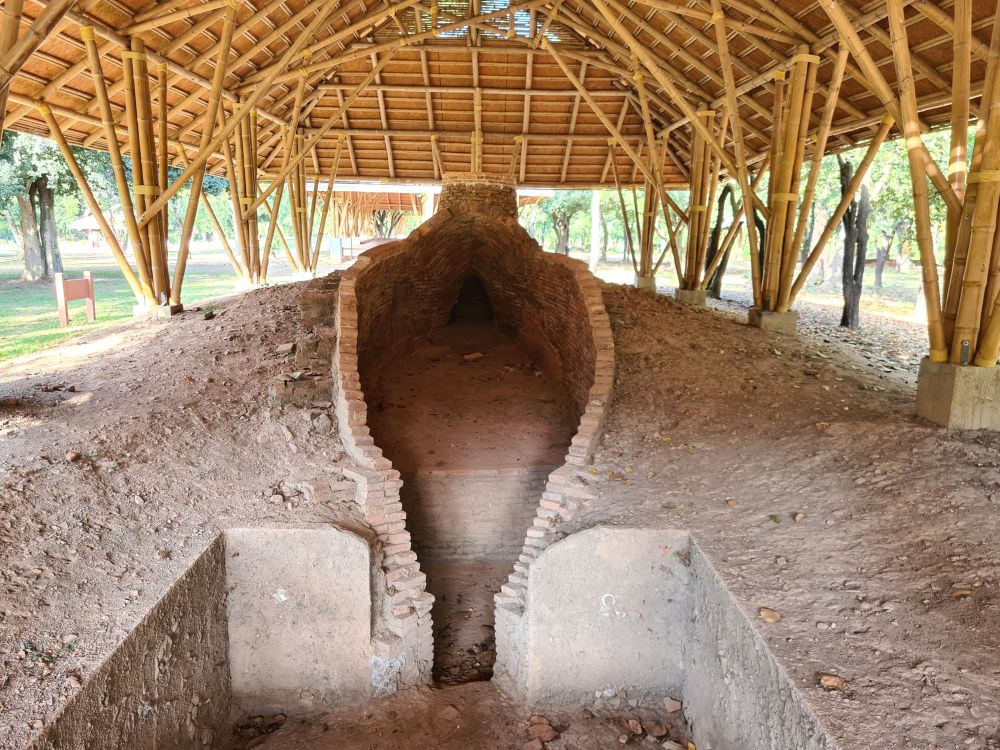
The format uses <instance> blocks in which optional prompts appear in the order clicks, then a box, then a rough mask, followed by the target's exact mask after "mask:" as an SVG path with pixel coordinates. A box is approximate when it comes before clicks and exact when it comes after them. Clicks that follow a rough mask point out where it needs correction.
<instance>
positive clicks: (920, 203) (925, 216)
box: [825, 0, 978, 362]
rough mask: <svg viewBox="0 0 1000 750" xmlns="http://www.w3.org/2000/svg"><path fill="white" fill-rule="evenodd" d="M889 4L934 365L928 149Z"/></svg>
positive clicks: (935, 300)
mask: <svg viewBox="0 0 1000 750" xmlns="http://www.w3.org/2000/svg"><path fill="white" fill-rule="evenodd" d="M825 1H829V0H825ZM887 2H888V5H889V32H890V35H891V39H892V51H893V58H894V60H895V63H896V80H897V81H898V85H899V108H900V112H901V114H902V116H903V121H902V129H903V137H904V138H905V143H906V153H907V158H908V159H909V162H910V177H911V181H912V182H913V203H914V206H913V208H914V215H915V220H916V227H917V245H918V247H919V248H920V266H921V271H922V276H923V280H924V299H925V300H926V302H927V334H928V338H929V340H930V358H931V361H932V362H944V361H946V360H947V358H948V343H947V341H946V339H945V335H944V326H943V325H942V322H941V290H940V287H939V286H938V283H939V282H938V273H937V260H936V259H935V257H934V237H933V235H932V227H931V213H930V203H929V196H928V194H927V181H926V179H925V177H924V176H925V174H926V164H925V161H926V159H925V155H926V152H927V149H926V147H924V144H923V140H922V139H921V138H920V122H919V118H918V114H917V93H916V89H915V88H914V85H913V71H912V68H911V66H910V47H909V42H908V40H907V34H906V18H905V16H904V15H903V5H902V3H901V2H900V0H887ZM945 187H946V188H947V190H948V192H950V193H951V194H952V195H954V191H953V190H952V189H951V187H950V186H949V185H945ZM977 320H978V308H977Z"/></svg>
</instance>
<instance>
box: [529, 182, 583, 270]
mask: <svg viewBox="0 0 1000 750" xmlns="http://www.w3.org/2000/svg"><path fill="white" fill-rule="evenodd" d="M539 206H540V208H541V211H542V212H543V213H544V214H545V216H546V218H547V219H548V220H549V222H550V223H551V225H552V230H553V231H554V232H555V235H556V252H557V253H559V254H560V255H569V236H570V224H571V223H572V221H573V218H574V217H575V216H576V215H577V214H579V213H582V212H583V211H587V210H588V209H589V208H590V193H589V192H588V191H586V190H557V191H556V194H555V195H554V196H552V197H551V198H546V199H545V200H544V201H542V202H541V203H540V204H539Z"/></svg>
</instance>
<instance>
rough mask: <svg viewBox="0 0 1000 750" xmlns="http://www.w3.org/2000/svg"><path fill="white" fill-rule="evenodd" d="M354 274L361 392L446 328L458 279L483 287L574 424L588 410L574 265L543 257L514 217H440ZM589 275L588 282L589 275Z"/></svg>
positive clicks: (589, 350)
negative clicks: (435, 331)
mask: <svg viewBox="0 0 1000 750" xmlns="http://www.w3.org/2000/svg"><path fill="white" fill-rule="evenodd" d="M369 256H371V257H372V260H373V261H374V263H373V265H372V266H371V267H370V268H368V269H367V270H366V271H365V272H363V273H362V274H360V275H359V278H358V281H357V285H356V288H355V294H356V296H357V306H358V353H359V373H360V376H361V381H362V384H363V385H365V386H366V388H365V389H366V390H367V389H370V388H371V387H372V386H373V385H374V384H375V383H376V382H377V379H378V376H379V373H380V372H382V371H383V370H384V368H386V367H388V366H389V360H390V359H394V358H396V357H398V356H399V355H400V354H401V353H405V352H407V351H408V350H409V349H410V348H411V347H412V346H413V344H414V343H415V341H416V340H417V339H418V338H419V337H420V336H421V335H422V334H424V333H426V332H427V331H430V330H432V329H434V328H436V327H438V326H441V325H445V324H446V323H447V322H448V319H449V316H450V314H451V310H452V309H453V307H454V305H455V303H456V302H457V300H458V295H459V292H460V291H461V288H462V285H463V284H464V283H465V281H466V279H468V278H469V277H470V276H472V275H475V276H477V277H478V278H479V279H480V280H481V281H482V282H483V286H484V287H485V289H486V293H487V295H488V296H489V299H490V303H491V304H492V306H493V312H494V315H495V318H496V322H497V324H498V325H499V326H500V328H501V329H502V330H503V331H504V332H505V333H506V334H507V335H509V336H510V337H511V338H513V339H514V340H515V341H517V342H518V344H519V345H521V346H522V347H523V348H524V349H525V350H526V351H528V352H529V353H530V354H531V355H532V356H533V357H534V358H535V359H536V361H538V363H539V364H540V366H541V367H542V368H543V369H544V370H545V371H546V374H547V375H549V377H550V378H551V379H552V380H553V382H555V383H556V384H558V386H559V388H560V391H561V392H562V393H563V394H564V396H565V399H564V406H565V408H566V409H567V410H568V411H569V412H570V415H571V417H572V419H573V420H574V421H576V420H579V418H580V417H581V416H582V415H583V412H584V410H585V409H586V405H587V401H588V397H589V391H590V387H591V386H592V385H593V382H594V379H595V374H596V354H597V348H596V344H595V341H594V336H593V331H592V326H591V323H590V320H589V319H588V298H587V295H585V294H584V293H583V291H582V290H581V288H580V284H579V280H578V278H577V275H578V273H579V268H576V267H575V265H576V264H575V262H573V261H570V260H569V259H566V258H562V256H555V255H551V254H549V253H544V252H543V251H542V249H541V247H539V245H538V243H537V242H535V241H534V240H533V239H532V238H531V236H530V235H529V234H528V233H527V232H526V231H525V230H524V229H523V228H522V227H521V226H520V225H519V224H517V223H516V222H515V221H514V220H513V219H511V218H498V217H495V216H490V215H485V214H461V215H458V216H452V215H451V213H450V211H448V210H447V209H446V210H444V211H441V212H439V213H438V214H436V215H435V217H434V218H432V219H431V220H430V221H429V222H427V223H426V224H424V225H423V226H422V227H420V229H418V230H417V231H416V232H414V234H412V235H411V236H410V237H408V238H407V239H405V240H402V241H399V242H394V243H390V244H387V245H382V246H380V247H378V248H375V249H373V250H371V251H369V253H366V254H365V256H363V257H369ZM587 275H588V276H589V274H587Z"/></svg>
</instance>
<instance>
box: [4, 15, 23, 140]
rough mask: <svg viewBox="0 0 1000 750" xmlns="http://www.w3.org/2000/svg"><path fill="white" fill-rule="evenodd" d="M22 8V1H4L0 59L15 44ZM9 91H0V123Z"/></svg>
mask: <svg viewBox="0 0 1000 750" xmlns="http://www.w3.org/2000/svg"><path fill="white" fill-rule="evenodd" d="M23 8H24V0H4V3H3V22H2V23H0V57H3V56H4V55H6V54H7V52H8V51H10V49H11V47H13V46H14V44H15V43H16V42H17V32H18V31H19V30H20V26H21V12H22V10H23ZM9 91H10V87H9V86H5V87H3V88H2V89H0V123H2V122H4V120H5V119H6V116H7V96H8V92H9ZM2 139H3V128H2V126H0V140H2Z"/></svg>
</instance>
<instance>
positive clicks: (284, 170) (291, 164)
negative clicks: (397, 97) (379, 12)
mask: <svg viewBox="0 0 1000 750" xmlns="http://www.w3.org/2000/svg"><path fill="white" fill-rule="evenodd" d="M392 56H393V53H389V54H387V55H386V56H385V57H383V58H382V59H381V60H379V62H378V65H376V66H375V67H374V68H372V70H371V72H370V73H369V74H368V75H367V76H365V78H364V80H363V81H362V82H361V83H360V84H358V87H357V88H356V89H355V90H354V93H353V94H351V96H350V97H348V99H347V101H346V102H345V103H344V104H343V105H342V106H341V107H340V108H339V109H338V110H337V113H336V114H335V115H334V116H333V117H331V118H329V120H328V121H327V123H326V125H324V126H323V127H321V128H320V129H319V130H318V131H317V132H316V133H315V134H314V135H313V136H312V138H311V139H310V140H309V143H308V144H307V145H306V146H305V148H304V150H303V151H301V152H300V153H299V154H298V155H297V156H295V157H294V158H293V159H291V160H290V161H289V163H288V164H285V165H284V167H283V168H282V170H281V173H280V175H279V176H278V177H277V178H276V180H283V179H285V177H287V176H288V174H289V173H290V172H291V170H292V169H293V168H294V167H295V166H296V165H297V164H299V163H300V162H301V161H302V159H303V158H304V157H305V154H306V153H307V152H308V151H309V149H311V148H312V147H313V146H314V145H315V144H316V143H318V142H319V141H320V140H321V139H322V138H323V136H324V135H326V134H327V133H328V132H329V131H331V130H332V129H333V128H334V126H335V125H336V124H337V122H338V121H339V120H340V118H341V116H342V115H343V114H344V112H346V111H347V110H348V108H349V107H350V106H351V105H352V104H353V103H354V101H355V99H357V98H358V97H359V96H361V94H363V93H364V91H365V89H366V88H367V87H368V85H369V84H370V83H371V82H372V81H374V80H375V76H377V75H378V74H379V73H380V72H382V68H384V67H385V66H386V65H387V64H388V62H389V61H390V60H391V59H392ZM273 190H274V183H273V182H272V183H271V186H270V187H269V188H268V189H267V190H265V191H263V192H262V193H261V194H260V196H259V197H258V198H257V200H256V201H255V202H254V203H253V204H252V205H251V206H250V208H249V209H247V211H256V210H257V207H258V206H260V204H261V203H263V201H264V199H265V198H266V197H267V196H268V195H270V194H271V192H272V191H273Z"/></svg>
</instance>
